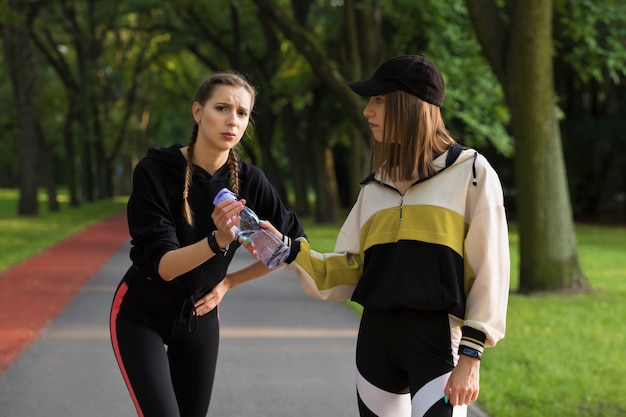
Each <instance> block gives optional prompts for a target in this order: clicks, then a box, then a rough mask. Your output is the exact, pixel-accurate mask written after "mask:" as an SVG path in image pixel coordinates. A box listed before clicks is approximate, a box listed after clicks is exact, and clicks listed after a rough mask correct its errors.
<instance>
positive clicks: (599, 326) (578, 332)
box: [305, 223, 626, 417]
mask: <svg viewBox="0 0 626 417" xmlns="http://www.w3.org/2000/svg"><path fill="white" fill-rule="evenodd" d="M515 226H516V225H512V226H511V233H510V247H511V285H512V288H514V289H515V288H517V286H518V282H519V274H518V267H519V256H518V242H519V237H518V235H517V229H516V227H515ZM305 227H306V231H307V235H308V236H309V239H310V240H311V246H312V247H313V248H314V249H315V250H317V251H320V252H330V251H332V250H333V248H334V243H335V238H336V236H337V232H338V228H332V227H330V226H323V227H318V226H315V225H313V224H310V223H309V224H305ZM576 236H577V241H578V250H579V257H580V262H581V265H582V268H583V270H584V272H585V274H586V275H587V277H588V278H589V281H590V283H591V285H592V287H593V291H591V292H590V293H588V294H577V295H568V296H565V295H542V296H521V295H518V294H515V293H513V294H512V295H511V297H510V300H509V309H508V315H507V316H508V317H507V334H506V337H505V338H504V339H503V340H502V341H501V342H500V343H499V344H498V345H497V346H496V347H495V348H493V349H488V350H487V351H486V352H485V355H484V357H483V363H482V366H481V392H480V397H479V405H480V407H481V408H482V409H483V410H485V411H486V412H487V413H489V414H490V415H493V416H495V417H546V416H550V417H552V416H559V417H598V416H602V417H618V416H624V415H626V389H624V381H623V378H624V375H626V354H625V353H624V348H626V324H625V318H626V302H624V300H626V228H625V227H600V226H589V225H579V226H577V227H576ZM351 306H352V307H354V308H355V309H356V310H357V311H358V310H359V309H358V306H355V305H354V304H351Z"/></svg>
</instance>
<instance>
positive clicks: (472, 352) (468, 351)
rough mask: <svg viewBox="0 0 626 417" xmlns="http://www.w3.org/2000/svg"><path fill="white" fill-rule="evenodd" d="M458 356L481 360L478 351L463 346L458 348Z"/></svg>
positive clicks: (480, 354) (481, 355) (481, 356)
mask: <svg viewBox="0 0 626 417" xmlns="http://www.w3.org/2000/svg"><path fill="white" fill-rule="evenodd" d="M459 355H465V356H469V357H470V358H476V359H478V360H481V359H482V358H483V354H482V353H481V352H480V351H478V350H476V349H474V348H471V347H467V346H463V345H461V346H459Z"/></svg>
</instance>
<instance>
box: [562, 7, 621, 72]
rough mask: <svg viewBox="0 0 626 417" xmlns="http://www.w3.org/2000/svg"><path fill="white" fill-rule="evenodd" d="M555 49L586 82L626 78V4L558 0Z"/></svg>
mask: <svg viewBox="0 0 626 417" xmlns="http://www.w3.org/2000/svg"><path fill="white" fill-rule="evenodd" d="M554 8H555V32H556V39H557V41H556V48H557V51H558V53H559V55H560V56H561V58H562V59H563V60H564V61H565V62H567V63H568V64H569V65H571V66H572V68H574V69H575V71H576V72H577V73H578V75H579V76H580V78H581V79H582V80H583V81H588V80H589V79H595V80H597V81H602V80H603V79H604V78H605V77H609V78H610V79H611V80H612V81H613V82H614V83H615V84H619V83H620V81H621V79H622V78H623V77H624V75H626V48H624V42H625V40H626V3H624V2H623V1H622V0H603V1H594V0H555V1H554Z"/></svg>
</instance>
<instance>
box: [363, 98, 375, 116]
mask: <svg viewBox="0 0 626 417" xmlns="http://www.w3.org/2000/svg"><path fill="white" fill-rule="evenodd" d="M371 102H372V99H370V100H369V101H368V102H367V105H366V106H365V108H364V109H363V116H365V118H366V119H369V118H370V117H372V116H373V115H374V112H373V111H372V109H371V107H370V104H371Z"/></svg>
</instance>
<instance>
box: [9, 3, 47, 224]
mask: <svg viewBox="0 0 626 417" xmlns="http://www.w3.org/2000/svg"><path fill="white" fill-rule="evenodd" d="M22 5H23V4H21V1H20V0H10V1H9V8H10V9H11V10H12V12H13V13H14V14H15V16H16V19H15V20H14V21H13V22H9V23H6V25H5V27H4V30H3V32H4V47H5V51H6V53H5V60H6V63H7V67H8V70H9V74H10V75H11V83H12V84H13V92H14V95H15V102H16V103H17V106H18V114H19V124H20V142H19V143H20V150H19V160H20V196H19V203H18V214H19V215H28V216H33V215H37V214H39V206H38V203H37V145H38V140H37V120H36V117H35V107H34V105H33V101H32V97H33V92H34V83H35V68H34V64H33V57H32V49H31V46H30V40H29V36H28V29H27V27H26V24H25V20H24V19H25V17H24V15H23V13H21V10H20V6H22Z"/></svg>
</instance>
